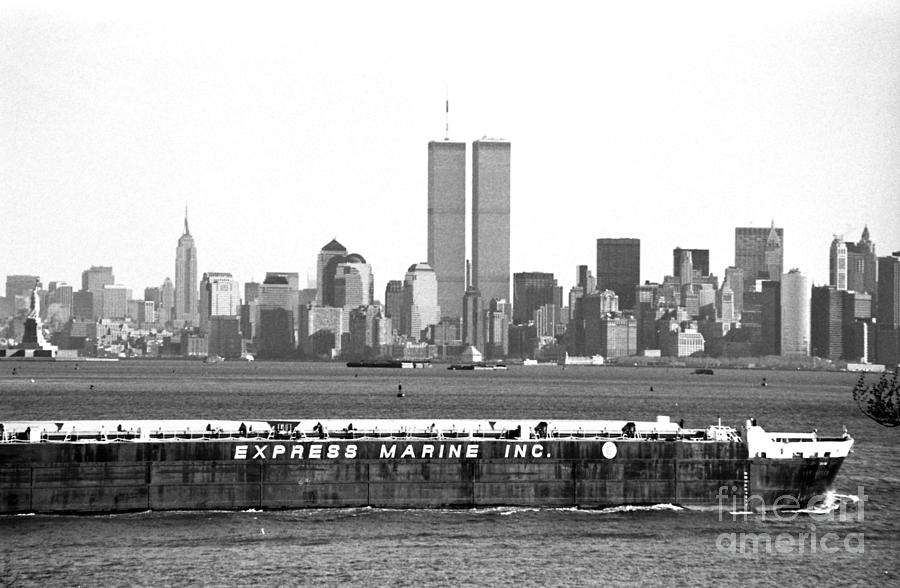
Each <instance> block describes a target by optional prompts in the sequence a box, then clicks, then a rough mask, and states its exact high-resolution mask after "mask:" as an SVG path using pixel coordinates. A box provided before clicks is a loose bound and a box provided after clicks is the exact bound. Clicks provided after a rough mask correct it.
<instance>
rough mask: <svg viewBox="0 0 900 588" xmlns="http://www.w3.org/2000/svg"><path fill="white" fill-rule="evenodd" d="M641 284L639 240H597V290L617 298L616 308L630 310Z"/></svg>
mask: <svg viewBox="0 0 900 588" xmlns="http://www.w3.org/2000/svg"><path fill="white" fill-rule="evenodd" d="M640 283H641V240H640V239H629V238H625V239H606V238H604V239H597V289H598V290H612V291H613V292H615V293H616V294H618V295H619V308H621V309H623V310H632V309H633V308H634V304H635V299H634V296H635V291H636V288H637V287H638V286H639V285H640Z"/></svg>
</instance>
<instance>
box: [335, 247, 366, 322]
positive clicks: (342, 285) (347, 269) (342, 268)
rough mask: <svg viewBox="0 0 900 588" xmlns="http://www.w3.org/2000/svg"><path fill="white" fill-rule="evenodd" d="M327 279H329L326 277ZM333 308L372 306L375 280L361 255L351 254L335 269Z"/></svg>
mask: <svg viewBox="0 0 900 588" xmlns="http://www.w3.org/2000/svg"><path fill="white" fill-rule="evenodd" d="M326 279H328V278H327V277H326ZM332 279H333V280H334V287H333V290H334V299H333V306H340V307H342V308H348V309H350V308H357V307H360V306H368V305H370V304H372V302H373V299H374V286H375V278H374V276H373V275H372V266H371V265H369V264H368V263H366V260H365V259H363V257H362V256H361V255H358V254H355V253H354V254H351V255H349V256H347V258H346V261H342V262H341V263H339V264H337V266H336V267H335V269H334V276H333V278H332Z"/></svg>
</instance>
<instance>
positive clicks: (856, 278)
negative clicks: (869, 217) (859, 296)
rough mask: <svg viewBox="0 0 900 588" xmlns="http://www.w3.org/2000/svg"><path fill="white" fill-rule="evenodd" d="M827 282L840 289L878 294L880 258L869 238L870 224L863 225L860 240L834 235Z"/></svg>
mask: <svg viewBox="0 0 900 588" xmlns="http://www.w3.org/2000/svg"><path fill="white" fill-rule="evenodd" d="M828 270H829V272H828V277H829V279H828V283H829V284H830V285H832V286H835V287H836V288H837V289H838V290H852V291H853V292H864V293H866V294H872V295H873V296H876V303H877V293H878V258H877V257H876V256H875V244H874V243H873V242H872V240H871V239H870V238H869V227H865V228H863V232H862V236H861V237H860V239H859V241H858V242H857V243H851V242H850V241H847V242H844V240H843V239H842V238H841V237H839V236H837V235H835V237H834V240H833V241H832V242H831V250H830V252H829V256H828Z"/></svg>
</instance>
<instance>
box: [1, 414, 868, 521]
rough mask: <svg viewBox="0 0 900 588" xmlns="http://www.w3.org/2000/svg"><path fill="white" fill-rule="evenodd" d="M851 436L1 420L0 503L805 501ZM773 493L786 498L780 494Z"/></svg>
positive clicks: (160, 506) (129, 506) (308, 422)
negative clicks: (2, 421)
mask: <svg viewBox="0 0 900 588" xmlns="http://www.w3.org/2000/svg"><path fill="white" fill-rule="evenodd" d="M852 446H853V439H852V438H850V436H849V435H848V434H847V433H846V432H845V433H844V435H843V436H838V437H831V438H826V437H819V436H817V434H816V433H770V432H767V431H765V430H764V429H763V428H762V427H761V426H759V425H757V424H756V422H755V421H753V420H748V421H747V422H746V423H745V426H744V427H743V428H742V430H741V431H738V430H737V429H735V428H732V427H729V426H724V425H722V424H721V423H719V424H716V425H710V426H708V427H706V428H701V429H689V428H684V427H683V426H682V425H681V424H679V423H676V422H673V421H672V420H671V419H669V418H668V417H658V418H657V420H656V421H647V422H634V421H623V420H594V421H587V420H585V421H575V420H537V419H519V420H452V421H451V420H434V421H432V420H387V419H382V420H362V421H361V420H356V419H354V420H352V421H351V420H348V419H344V420H337V419H327V420H316V419H302V420H254V421H249V420H248V421H206V420H179V421H174V420H173V421H147V420H123V421H55V422H37V421H30V422H4V423H2V424H0V513H6V514H13V513H97V512H125V511H143V510H173V509H178V510H183V509H233V510H239V509H249V508H255V509H293V508H320V507H361V506H372V507H383V508H437V507H458V508H472V507H484V506H500V505H511V506H534V507H580V508H604V507H610V506H618V505H641V504H665V503H669V504H676V505H681V506H685V507H709V506H716V505H722V504H728V505H731V504H742V505H743V506H744V507H745V508H746V507H749V508H751V509H757V510H758V509H763V508H771V507H773V506H774V507H776V508H777V507H779V506H783V507H788V508H790V507H794V508H799V507H801V505H805V504H807V502H808V501H810V500H811V499H814V497H816V496H818V495H822V494H824V493H825V492H827V491H828V490H829V489H830V488H831V485H832V483H833V481H834V479H835V476H836V475H837V473H838V470H839V469H840V467H841V463H842V462H843V460H844V458H845V457H847V455H848V454H849V453H850V450H851V447H852ZM776 500H777V501H778V502H776Z"/></svg>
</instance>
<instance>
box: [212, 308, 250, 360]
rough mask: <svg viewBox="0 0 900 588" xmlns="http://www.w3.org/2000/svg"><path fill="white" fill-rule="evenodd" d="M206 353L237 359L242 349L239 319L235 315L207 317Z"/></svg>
mask: <svg viewBox="0 0 900 588" xmlns="http://www.w3.org/2000/svg"><path fill="white" fill-rule="evenodd" d="M207 345H208V349H207V351H208V353H209V355H210V356H218V357H223V358H225V359H239V358H240V357H241V353H242V350H243V342H242V340H241V325H240V319H239V318H238V317H236V316H227V315H212V316H210V317H209V337H208V344H207Z"/></svg>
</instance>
